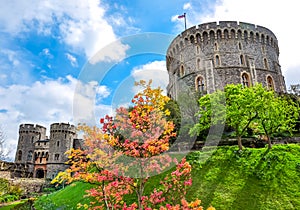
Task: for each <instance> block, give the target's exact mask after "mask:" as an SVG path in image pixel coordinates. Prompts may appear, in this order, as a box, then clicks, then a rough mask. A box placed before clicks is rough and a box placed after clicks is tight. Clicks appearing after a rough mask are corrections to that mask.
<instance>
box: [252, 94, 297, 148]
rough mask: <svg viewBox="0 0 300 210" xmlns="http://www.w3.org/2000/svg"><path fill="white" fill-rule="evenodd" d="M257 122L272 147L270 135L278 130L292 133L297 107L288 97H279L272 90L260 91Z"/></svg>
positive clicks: (269, 146)
mask: <svg viewBox="0 0 300 210" xmlns="http://www.w3.org/2000/svg"><path fill="white" fill-rule="evenodd" d="M259 94H260V95H258V98H259V99H260V106H259V110H257V113H258V116H257V120H256V121H257V123H258V125H259V127H260V128H261V130H262V131H263V133H264V134H265V135H266V137H267V141H268V148H269V149H271V148H272V143H271V137H272V135H273V134H275V133H278V132H289V133H292V131H293V128H294V127H295V125H296V121H297V120H298V117H299V107H298V105H297V104H296V103H295V102H293V101H292V100H291V99H290V98H287V97H279V96H277V95H276V94H275V93H274V92H273V91H267V90H265V91H261V92H260V93H259Z"/></svg>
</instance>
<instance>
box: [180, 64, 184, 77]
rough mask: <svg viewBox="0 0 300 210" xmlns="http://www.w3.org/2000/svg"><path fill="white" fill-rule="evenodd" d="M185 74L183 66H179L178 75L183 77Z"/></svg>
mask: <svg viewBox="0 0 300 210" xmlns="http://www.w3.org/2000/svg"><path fill="white" fill-rule="evenodd" d="M184 74H185V72H184V67H183V66H180V76H181V77H183V76H184Z"/></svg>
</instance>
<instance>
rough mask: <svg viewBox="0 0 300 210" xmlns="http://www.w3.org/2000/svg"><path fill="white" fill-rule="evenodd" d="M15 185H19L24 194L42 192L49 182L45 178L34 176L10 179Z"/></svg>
mask: <svg viewBox="0 0 300 210" xmlns="http://www.w3.org/2000/svg"><path fill="white" fill-rule="evenodd" d="M9 181H10V182H11V183H12V184H14V185H19V186H20V187H21V188H22V190H23V194H24V195H30V194H32V193H40V192H42V190H43V188H44V187H45V186H46V185H47V184H48V182H47V181H46V180H45V179H34V178H14V179H10V180H9Z"/></svg>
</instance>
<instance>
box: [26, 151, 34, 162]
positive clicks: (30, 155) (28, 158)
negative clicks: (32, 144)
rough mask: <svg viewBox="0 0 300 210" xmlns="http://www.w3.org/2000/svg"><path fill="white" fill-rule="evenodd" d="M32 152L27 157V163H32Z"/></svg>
mask: <svg viewBox="0 0 300 210" xmlns="http://www.w3.org/2000/svg"><path fill="white" fill-rule="evenodd" d="M32 153H33V152H32V151H31V150H30V151H29V152H28V155H27V161H32Z"/></svg>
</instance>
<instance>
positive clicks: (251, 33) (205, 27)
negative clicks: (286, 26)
mask: <svg viewBox="0 0 300 210" xmlns="http://www.w3.org/2000/svg"><path fill="white" fill-rule="evenodd" d="M230 39H235V40H241V41H246V42H256V43H260V44H262V45H267V46H271V47H273V48H274V49H275V50H276V52H277V54H278V55H279V48H278V41H277V38H276V36H275V34H274V33H273V32H272V31H271V30H269V29H268V28H266V27H263V26H258V25H255V24H251V23H245V22H238V21H220V22H210V23H204V24H200V25H196V26H193V27H190V28H188V29H186V30H185V31H183V32H182V33H181V34H179V35H178V36H177V37H176V38H175V39H174V40H173V41H172V42H171V44H170V46H169V48H168V51H167V54H168V55H169V56H173V55H174V54H176V53H177V52H178V50H180V49H182V48H184V47H186V46H188V45H190V44H199V45H200V44H207V42H209V41H223V40H230Z"/></svg>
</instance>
